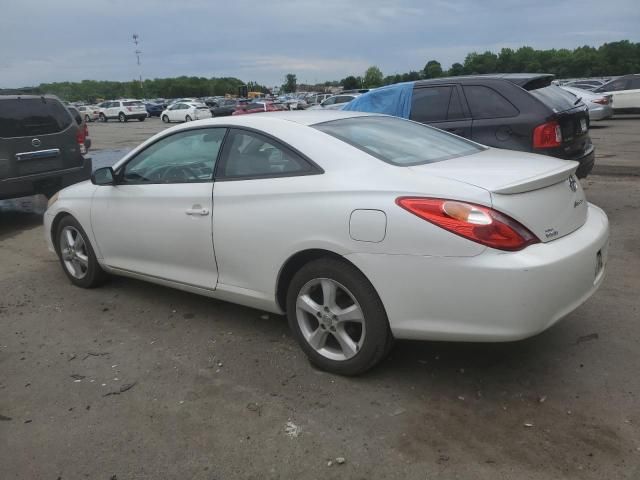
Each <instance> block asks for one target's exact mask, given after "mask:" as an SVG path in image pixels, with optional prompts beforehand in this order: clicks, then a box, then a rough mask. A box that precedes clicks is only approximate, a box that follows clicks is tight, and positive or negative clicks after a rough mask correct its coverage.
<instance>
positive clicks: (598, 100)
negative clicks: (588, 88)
mask: <svg viewBox="0 0 640 480" xmlns="http://www.w3.org/2000/svg"><path fill="white" fill-rule="evenodd" d="M591 102H592V103H597V104H600V105H609V97H602V98H596V99H595V100H591Z"/></svg>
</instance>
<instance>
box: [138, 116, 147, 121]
mask: <svg viewBox="0 0 640 480" xmlns="http://www.w3.org/2000/svg"><path fill="white" fill-rule="evenodd" d="M145 120H146V117H140V118H139V119H138V121H139V122H144V121H145Z"/></svg>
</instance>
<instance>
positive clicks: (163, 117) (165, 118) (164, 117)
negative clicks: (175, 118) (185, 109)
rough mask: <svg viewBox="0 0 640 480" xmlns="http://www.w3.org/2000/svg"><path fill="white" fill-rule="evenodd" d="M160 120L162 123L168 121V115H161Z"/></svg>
mask: <svg viewBox="0 0 640 480" xmlns="http://www.w3.org/2000/svg"><path fill="white" fill-rule="evenodd" d="M162 121H163V122H164V123H169V117H167V116H166V115H163V116H162Z"/></svg>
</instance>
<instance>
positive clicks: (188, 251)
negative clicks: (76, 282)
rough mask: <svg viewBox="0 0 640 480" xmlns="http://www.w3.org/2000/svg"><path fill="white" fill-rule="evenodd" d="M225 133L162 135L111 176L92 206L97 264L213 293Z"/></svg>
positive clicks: (200, 131)
mask: <svg viewBox="0 0 640 480" xmlns="http://www.w3.org/2000/svg"><path fill="white" fill-rule="evenodd" d="M225 134H226V129H225V128H196V129H190V130H183V131H180V132H176V133H174V134H171V135H168V136H165V137H162V138H160V139H159V140H157V141H156V142H155V143H153V144H151V145H149V146H148V147H147V148H145V149H144V150H142V151H140V152H138V153H137V154H136V155H134V156H133V157H132V158H130V159H129V160H128V161H127V163H126V164H124V165H123V166H121V167H120V168H118V169H117V171H116V172H115V173H116V175H115V177H116V184H115V185H109V186H101V187H99V188H98V189H96V193H95V194H94V197H93V199H92V204H91V226H92V228H93V232H94V235H95V238H96V242H97V246H98V249H99V252H100V254H101V255H102V258H103V261H104V263H105V264H106V265H108V266H109V267H112V268H115V269H118V270H121V271H122V273H134V274H142V275H145V276H150V277H154V278H156V279H161V280H169V281H171V282H175V283H178V284H183V285H185V286H189V287H199V288H204V289H208V290H213V289H215V286H216V282H217V279H218V272H217V265H216V260H215V256H214V251H213V239H212V227H213V225H212V215H211V212H212V208H213V205H212V196H213V170H214V168H215V164H216V162H217V158H218V154H219V151H220V146H221V144H222V140H223V139H224V137H225Z"/></svg>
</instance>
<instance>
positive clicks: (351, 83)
mask: <svg viewBox="0 0 640 480" xmlns="http://www.w3.org/2000/svg"><path fill="white" fill-rule="evenodd" d="M340 85H342V88H344V89H345V90H355V89H356V88H360V82H359V81H358V79H357V78H356V77H354V76H353V75H349V76H348V77H346V78H343V79H342V80H340Z"/></svg>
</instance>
